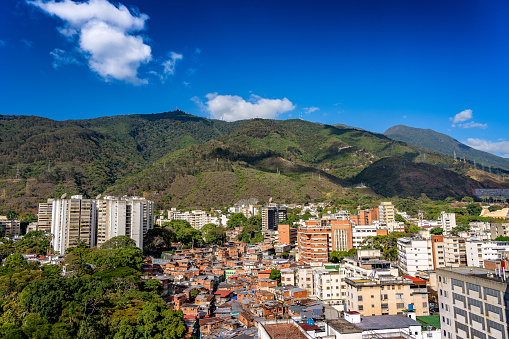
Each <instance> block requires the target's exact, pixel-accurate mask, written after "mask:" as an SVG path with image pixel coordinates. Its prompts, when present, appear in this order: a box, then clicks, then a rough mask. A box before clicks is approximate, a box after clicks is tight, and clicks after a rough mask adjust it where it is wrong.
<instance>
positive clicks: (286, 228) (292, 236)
mask: <svg viewBox="0 0 509 339" xmlns="http://www.w3.org/2000/svg"><path fill="white" fill-rule="evenodd" d="M296 243H297V228H294V227H290V225H282V224H281V225H278V244H279V245H295V244H296Z"/></svg>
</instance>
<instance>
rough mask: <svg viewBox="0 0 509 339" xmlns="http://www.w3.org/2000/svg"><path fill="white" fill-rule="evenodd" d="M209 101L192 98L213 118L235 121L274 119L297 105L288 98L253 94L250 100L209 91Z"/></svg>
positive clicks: (207, 96)
mask: <svg viewBox="0 0 509 339" xmlns="http://www.w3.org/2000/svg"><path fill="white" fill-rule="evenodd" d="M205 98H207V101H206V102H205V103H203V102H201V100H200V99H198V98H197V97H194V98H192V99H191V100H192V101H194V102H195V103H196V104H197V105H198V106H199V107H200V108H201V109H202V110H204V111H207V112H208V113H209V114H210V115H211V116H212V117H213V118H216V119H223V120H226V121H235V120H243V119H252V118H263V119H273V118H275V117H276V116H277V115H278V114H282V113H286V112H289V111H292V110H293V109H294V108H295V106H294V104H292V102H291V101H290V100H288V99H287V98H283V99H265V98H262V97H259V96H257V95H254V94H252V95H251V97H250V99H249V101H246V100H244V99H243V98H242V97H240V96H236V95H218V94H217V93H209V94H207V95H206V96H205Z"/></svg>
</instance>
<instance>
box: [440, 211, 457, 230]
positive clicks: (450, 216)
mask: <svg viewBox="0 0 509 339" xmlns="http://www.w3.org/2000/svg"><path fill="white" fill-rule="evenodd" d="M438 227H441V228H442V229H443V230H444V232H443V235H449V234H451V231H452V229H453V228H454V227H456V214H454V213H445V212H444V211H442V213H440V216H439V217H438Z"/></svg>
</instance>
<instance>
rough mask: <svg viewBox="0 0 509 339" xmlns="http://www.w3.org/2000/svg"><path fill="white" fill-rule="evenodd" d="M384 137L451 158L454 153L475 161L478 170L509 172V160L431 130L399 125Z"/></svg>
mask: <svg viewBox="0 0 509 339" xmlns="http://www.w3.org/2000/svg"><path fill="white" fill-rule="evenodd" d="M384 135H386V136H387V137H389V138H391V139H394V140H398V141H403V142H406V143H408V144H410V145H414V146H418V147H423V148H426V149H428V150H431V151H433V152H439V153H442V154H445V155H448V156H450V157H453V156H454V153H456V156H457V158H459V159H463V157H465V158H466V160H467V161H469V162H471V163H473V162H474V161H475V162H476V164H477V166H478V168H480V167H481V166H485V167H487V166H492V167H499V168H502V169H505V170H509V159H506V158H502V157H497V156H496V155H493V154H491V153H487V152H483V151H479V150H476V149H474V148H472V147H470V146H467V145H465V144H462V143H461V142H459V141H458V140H456V139H454V138H451V137H450V136H448V135H445V134H442V133H438V132H435V131H433V130H431V129H422V128H414V127H408V126H403V125H397V126H394V127H391V128H389V129H388V130H387V131H385V133H384Z"/></svg>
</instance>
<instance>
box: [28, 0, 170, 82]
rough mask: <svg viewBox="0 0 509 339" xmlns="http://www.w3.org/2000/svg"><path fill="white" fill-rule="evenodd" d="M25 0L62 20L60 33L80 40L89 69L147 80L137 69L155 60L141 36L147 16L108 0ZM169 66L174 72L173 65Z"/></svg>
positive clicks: (104, 74)
mask: <svg viewBox="0 0 509 339" xmlns="http://www.w3.org/2000/svg"><path fill="white" fill-rule="evenodd" d="M26 1H27V3H28V4H31V5H33V6H36V7H38V8H40V9H41V10H42V11H44V12H46V13H47V14H49V15H51V16H54V17H57V18H59V19H60V20H62V22H63V26H62V27H60V28H59V29H58V30H59V32H60V33H61V34H62V35H63V36H64V37H66V38H67V39H69V40H70V41H73V42H75V43H77V45H78V50H79V51H80V52H81V53H82V55H83V56H84V57H85V58H86V60H87V62H88V65H89V67H90V69H91V70H92V71H94V72H96V73H97V74H99V75H100V76H101V77H102V78H103V79H105V80H106V81H110V80H112V79H115V80H120V81H125V82H128V83H133V84H145V83H147V80H146V79H141V78H140V77H139V76H138V68H139V67H140V66H141V65H142V64H146V63H149V62H150V61H151V60H152V51H151V48H150V46H149V45H147V44H146V43H145V42H144V40H143V37H142V36H140V32H141V31H143V30H145V28H146V26H145V23H146V21H147V20H148V18H149V17H148V15H146V14H143V13H139V12H138V11H137V10H134V9H131V10H129V9H128V8H127V7H125V6H124V5H122V4H119V5H118V6H115V5H113V4H111V3H110V2H108V1H107V0H88V1H82V2H74V1H72V0H63V1H56V0H50V1H44V0H26ZM170 60H171V59H170ZM174 61H175V60H174ZM169 69H170V70H172V71H173V72H174V65H173V68H172V67H171V65H170V68H169ZM165 70H166V66H165Z"/></svg>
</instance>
